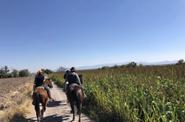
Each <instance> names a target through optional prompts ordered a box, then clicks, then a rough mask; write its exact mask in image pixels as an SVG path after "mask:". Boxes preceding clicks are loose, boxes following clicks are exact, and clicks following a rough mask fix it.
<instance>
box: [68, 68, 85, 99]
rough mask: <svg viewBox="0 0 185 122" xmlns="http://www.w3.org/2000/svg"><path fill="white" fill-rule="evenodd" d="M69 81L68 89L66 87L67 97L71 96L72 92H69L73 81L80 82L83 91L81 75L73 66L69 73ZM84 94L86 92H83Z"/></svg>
mask: <svg viewBox="0 0 185 122" xmlns="http://www.w3.org/2000/svg"><path fill="white" fill-rule="evenodd" d="M67 82H68V85H67V89H66V94H67V98H69V95H70V92H69V89H70V85H71V84H73V83H76V84H78V85H79V86H80V87H81V88H82V92H83V87H82V83H81V81H80V78H79V75H78V74H77V73H76V69H75V67H71V69H70V72H69V74H68V75H67ZM83 95H84V92H83ZM68 101H69V99H68Z"/></svg>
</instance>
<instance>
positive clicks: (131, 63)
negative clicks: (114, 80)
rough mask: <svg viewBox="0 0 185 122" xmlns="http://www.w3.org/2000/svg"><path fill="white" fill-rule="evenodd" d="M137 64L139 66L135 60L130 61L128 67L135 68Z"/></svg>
mask: <svg viewBox="0 0 185 122" xmlns="http://www.w3.org/2000/svg"><path fill="white" fill-rule="evenodd" d="M136 66H137V63H135V62H130V63H128V64H127V67H133V68H135V67H136Z"/></svg>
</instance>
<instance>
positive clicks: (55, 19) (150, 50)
mask: <svg viewBox="0 0 185 122" xmlns="http://www.w3.org/2000/svg"><path fill="white" fill-rule="evenodd" d="M184 52H185V1H184V0H0V56H1V60H0V65H1V66H2V65H8V66H11V67H14V68H18V69H21V68H29V69H30V70H31V71H36V70H37V69H40V68H51V69H56V68H57V67H59V66H67V67H71V66H77V67H78V66H91V65H97V64H107V63H121V62H123V63H124V62H128V61H137V62H156V61H163V60H178V59H181V58H183V59H185V53H184Z"/></svg>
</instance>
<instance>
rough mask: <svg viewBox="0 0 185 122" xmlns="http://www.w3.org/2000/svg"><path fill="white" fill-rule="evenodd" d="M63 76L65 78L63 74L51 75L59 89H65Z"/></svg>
mask: <svg viewBox="0 0 185 122" xmlns="http://www.w3.org/2000/svg"><path fill="white" fill-rule="evenodd" d="M60 75H61V76H60ZM62 76H63V74H51V75H50V78H51V80H52V81H53V82H54V83H55V84H57V85H58V86H59V87H62V88H63V87H64V80H63V77H62Z"/></svg>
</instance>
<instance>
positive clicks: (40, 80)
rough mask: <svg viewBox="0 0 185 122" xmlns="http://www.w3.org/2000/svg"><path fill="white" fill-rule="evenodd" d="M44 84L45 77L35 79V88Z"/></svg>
mask: <svg viewBox="0 0 185 122" xmlns="http://www.w3.org/2000/svg"><path fill="white" fill-rule="evenodd" d="M43 83H44V76H43V75H37V76H36V77H35V86H36V87H39V86H42V85H43Z"/></svg>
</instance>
